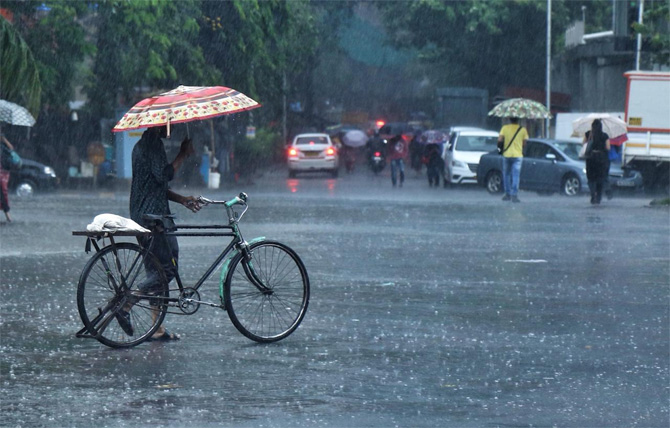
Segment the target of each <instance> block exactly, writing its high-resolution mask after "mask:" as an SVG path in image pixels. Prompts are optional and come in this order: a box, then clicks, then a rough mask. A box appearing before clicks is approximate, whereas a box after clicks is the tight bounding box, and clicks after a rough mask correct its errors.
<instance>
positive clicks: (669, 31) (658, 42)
mask: <svg viewBox="0 0 670 428" xmlns="http://www.w3.org/2000/svg"><path fill="white" fill-rule="evenodd" d="M642 21H643V24H638V23H634V24H633V31H634V32H635V34H641V35H642V38H643V40H644V42H646V44H647V46H648V48H647V49H648V51H649V52H650V53H651V58H650V60H651V62H653V63H657V64H663V65H666V66H670V4H669V3H668V1H667V0H663V1H653V0H652V1H647V2H645V6H644V19H643V20H642Z"/></svg>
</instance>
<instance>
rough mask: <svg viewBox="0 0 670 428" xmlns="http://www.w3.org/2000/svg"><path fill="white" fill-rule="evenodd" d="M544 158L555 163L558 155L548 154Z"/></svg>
mask: <svg viewBox="0 0 670 428" xmlns="http://www.w3.org/2000/svg"><path fill="white" fill-rule="evenodd" d="M544 157H545V158H546V159H549V160H550V161H554V162H556V155H555V154H553V153H547V154H546V155H544Z"/></svg>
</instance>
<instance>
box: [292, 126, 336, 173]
mask: <svg viewBox="0 0 670 428" xmlns="http://www.w3.org/2000/svg"><path fill="white" fill-rule="evenodd" d="M338 167H339V155H338V153H337V147H335V145H334V144H333V142H332V141H331V139H330V136H328V134H321V133H311V134H298V135H296V136H295V138H294V139H293V143H291V145H290V146H289V147H288V175H289V177H295V176H296V174H297V173H298V172H311V171H327V172H330V174H331V175H332V176H333V177H337V172H338Z"/></svg>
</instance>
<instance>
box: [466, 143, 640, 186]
mask: <svg viewBox="0 0 670 428" xmlns="http://www.w3.org/2000/svg"><path fill="white" fill-rule="evenodd" d="M580 148H581V143H579V142H574V141H562V140H548V139H537V138H531V139H529V140H528V141H527V143H526V147H525V148H524V158H523V163H522V165H521V177H520V183H519V187H520V188H521V189H524V190H534V191H536V192H538V193H542V194H551V193H555V192H560V193H561V194H563V195H566V196H575V195H578V194H580V193H582V192H588V191H589V189H588V182H587V179H586V163H585V162H584V161H583V160H581V159H579V150H580ZM477 182H478V183H479V184H480V185H482V186H484V187H486V189H487V190H488V191H489V192H490V193H501V192H502V191H503V186H502V156H501V155H500V154H498V152H497V151H493V152H491V153H487V154H485V155H483V156H482V157H481V159H480V161H479V169H478V173H477ZM609 183H610V185H611V186H612V187H633V188H638V187H640V186H641V185H642V176H641V175H640V173H639V172H637V171H634V170H625V171H624V170H622V169H621V167H620V166H619V165H616V164H612V165H611V166H610V173H609Z"/></svg>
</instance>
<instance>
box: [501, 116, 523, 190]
mask: <svg viewBox="0 0 670 428" xmlns="http://www.w3.org/2000/svg"><path fill="white" fill-rule="evenodd" d="M526 140H528V131H526V128H524V127H523V126H521V125H520V124H519V118H518V117H512V118H510V123H508V124H507V125H504V126H503V127H502V128H501V129H500V135H499V136H498V144H499V145H501V146H502V151H501V152H500V154H501V155H502V156H503V164H502V170H503V189H504V190H505V196H503V198H502V200H503V201H509V200H511V201H512V202H517V203H518V202H521V201H520V200H519V179H520V177H521V164H522V161H523V148H524V147H525V146H526Z"/></svg>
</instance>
